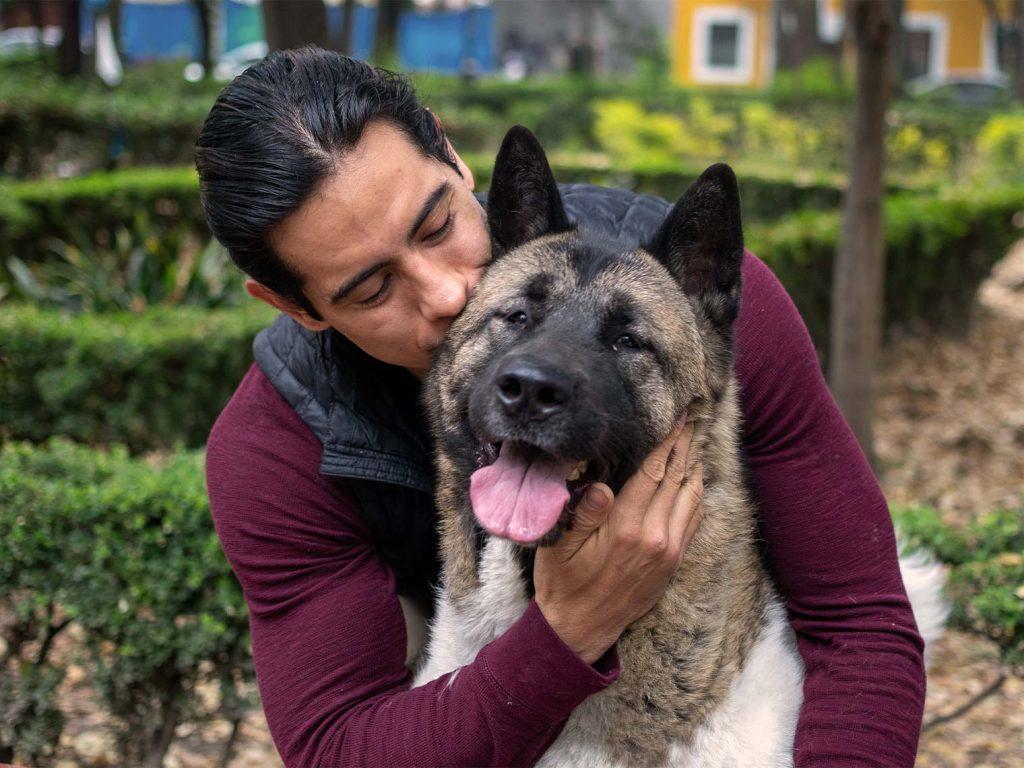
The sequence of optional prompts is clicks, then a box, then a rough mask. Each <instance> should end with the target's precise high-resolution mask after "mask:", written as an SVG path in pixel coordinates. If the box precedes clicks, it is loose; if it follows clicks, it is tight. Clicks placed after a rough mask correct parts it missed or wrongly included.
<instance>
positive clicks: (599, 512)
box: [566, 483, 615, 543]
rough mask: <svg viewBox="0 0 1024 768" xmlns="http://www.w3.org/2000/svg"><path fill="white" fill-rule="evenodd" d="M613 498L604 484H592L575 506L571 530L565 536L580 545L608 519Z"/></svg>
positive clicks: (610, 490)
mask: <svg viewBox="0 0 1024 768" xmlns="http://www.w3.org/2000/svg"><path fill="white" fill-rule="evenodd" d="M614 498H615V496H614V495H613V494H612V489H611V488H609V487H608V486H607V485H605V484H604V483H594V484H593V485H591V486H590V487H589V488H587V491H586V493H584V494H583V498H582V499H580V500H579V503H578V504H577V505H576V509H575V513H576V514H575V516H574V517H573V521H572V530H571V531H568V532H567V533H566V536H567V537H571V538H572V539H573V540H575V541H577V542H580V543H582V542H583V541H584V540H585V539H586V538H587V537H589V536H590V534H592V533H593V532H594V531H596V530H597V529H598V528H600V527H601V524H602V523H604V521H605V520H607V519H608V511H609V510H610V509H611V508H612V501H613V500H614Z"/></svg>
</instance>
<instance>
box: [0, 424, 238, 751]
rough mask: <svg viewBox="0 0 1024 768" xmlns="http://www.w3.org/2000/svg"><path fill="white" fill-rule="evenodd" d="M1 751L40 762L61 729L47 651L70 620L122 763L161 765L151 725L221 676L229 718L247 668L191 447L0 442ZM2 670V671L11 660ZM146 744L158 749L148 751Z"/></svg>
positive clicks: (54, 671) (179, 718) (188, 716)
mask: <svg viewBox="0 0 1024 768" xmlns="http://www.w3.org/2000/svg"><path fill="white" fill-rule="evenodd" d="M0 607H2V608H3V610H4V613H5V617H6V618H7V619H8V621H7V622H5V625H4V627H3V639H4V641H5V643H6V648H7V652H8V653H9V654H11V656H12V657H13V659H15V660H16V661H17V662H18V663H17V664H15V665H14V669H15V673H14V674H5V675H3V676H2V678H0V713H2V714H0V750H3V749H4V748H7V749H12V748H13V751H14V758H15V759H14V762H20V763H24V764H26V765H37V764H39V761H40V759H43V758H45V757H46V756H47V755H50V754H52V752H53V749H54V747H55V745H56V744H57V742H58V739H59V736H60V732H61V729H62V725H63V722H62V717H61V714H60V711H59V708H58V703H57V699H56V697H55V695H56V685H57V684H59V682H60V680H61V679H62V678H63V676H64V671H65V670H64V668H63V667H62V666H60V665H59V664H58V663H57V662H56V661H55V660H54V659H53V658H52V657H51V655H50V654H49V649H50V648H51V643H52V640H53V638H54V637H56V636H57V635H58V634H60V633H61V632H66V631H68V628H69V627H71V626H74V627H75V628H76V632H77V633H78V641H77V644H78V645H80V646H81V647H80V649H79V650H80V653H79V655H78V656H77V663H79V664H81V665H82V666H84V667H85V669H86V672H87V674H88V676H89V678H90V679H91V680H92V684H93V688H94V690H95V691H96V693H97V697H98V701H99V703H100V705H101V706H102V707H103V709H104V710H105V711H106V713H107V714H108V715H109V716H111V720H112V725H113V726H114V730H115V734H116V736H117V743H118V747H119V752H120V761H119V762H120V764H122V765H144V764H145V765H154V764H155V765H159V764H160V762H159V760H154V758H155V757H156V756H157V755H158V754H159V753H161V752H165V751H166V746H167V744H166V743H165V744H163V745H162V746H158V745H160V743H161V738H160V735H161V733H167V732H168V731H167V729H168V728H170V729H171V732H173V728H174V726H175V725H176V724H181V723H186V722H189V721H192V722H195V721H197V720H198V719H199V718H202V717H204V716H206V715H208V714H209V713H207V712H204V707H203V705H202V702H201V699H200V696H199V695H198V692H197V691H196V684H197V683H199V682H200V681H209V682H213V683H215V684H217V683H219V685H220V689H221V702H222V704H221V711H222V713H223V714H225V715H227V716H228V717H234V716H236V713H235V712H234V711H232V710H233V709H234V708H235V707H237V705H238V704H239V703H240V702H241V701H242V700H243V697H244V695H245V694H244V690H243V689H241V688H240V687H239V684H250V683H251V682H252V680H253V674H252V664H251V656H250V652H249V641H248V624H247V613H246V607H245V602H244V600H243V598H242V593H241V590H240V588H239V586H238V583H237V582H236V581H235V579H234V577H233V575H232V574H231V571H230V568H229V567H228V563H227V562H226V560H225V559H224V556H223V554H222V553H221V550H220V545H219V543H218V540H217V537H216V534H215V532H214V530H213V525H212V522H211V518H210V511H209V504H208V501H207V497H206V488H205V483H204V478H203V461H202V455H201V454H197V453H182V454H172V455H167V456H163V457H161V458H160V459H159V460H154V459H149V460H141V459H139V460H133V459H130V458H129V457H128V455H127V453H126V452H125V451H124V450H123V449H117V450H113V451H110V452H103V451H95V450H91V449H88V448H86V447H83V446H76V445H73V444H71V443H69V442H66V441H51V442H50V443H48V444H47V445H45V446H38V447H37V446H32V445H29V444H18V443H8V444H5V445H4V446H3V447H2V448H0ZM7 671H10V667H8V669H7ZM154 753H156V754H154Z"/></svg>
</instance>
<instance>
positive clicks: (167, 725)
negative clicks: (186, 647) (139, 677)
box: [145, 674, 182, 768]
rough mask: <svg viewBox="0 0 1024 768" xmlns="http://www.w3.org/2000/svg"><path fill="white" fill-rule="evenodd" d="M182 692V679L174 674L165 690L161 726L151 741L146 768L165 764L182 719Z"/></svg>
mask: <svg viewBox="0 0 1024 768" xmlns="http://www.w3.org/2000/svg"><path fill="white" fill-rule="evenodd" d="M181 690H182V686H181V678H180V677H178V676H177V675H176V674H172V675H171V677H170V679H169V680H168V681H167V684H166V686H165V688H164V701H163V706H162V708H161V712H160V714H161V725H160V728H159V729H158V730H157V731H156V732H155V733H153V734H152V737H151V739H150V743H149V750H148V754H147V755H146V759H145V765H146V768H161V767H162V766H163V764H164V758H165V757H166V756H167V751H168V750H169V749H170V748H171V743H172V742H173V741H174V730H175V729H176V728H177V727H178V720H179V718H180V717H181V712H180V711H179V705H178V697H179V696H180V695H181Z"/></svg>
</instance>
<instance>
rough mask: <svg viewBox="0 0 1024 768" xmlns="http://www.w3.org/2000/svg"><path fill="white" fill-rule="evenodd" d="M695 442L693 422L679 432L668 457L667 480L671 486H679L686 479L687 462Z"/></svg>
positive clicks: (685, 425)
mask: <svg viewBox="0 0 1024 768" xmlns="http://www.w3.org/2000/svg"><path fill="white" fill-rule="evenodd" d="M691 440H693V422H692V421H690V422H687V423H686V424H684V425H683V428H682V429H681V430H680V431H679V434H678V435H677V436H676V439H675V441H674V442H673V444H672V452H671V453H670V454H669V457H668V467H667V468H666V469H665V479H666V480H668V481H669V484H671V485H674V486H679V485H681V484H682V482H683V480H685V479H686V462H687V460H688V458H689V455H690V441H691Z"/></svg>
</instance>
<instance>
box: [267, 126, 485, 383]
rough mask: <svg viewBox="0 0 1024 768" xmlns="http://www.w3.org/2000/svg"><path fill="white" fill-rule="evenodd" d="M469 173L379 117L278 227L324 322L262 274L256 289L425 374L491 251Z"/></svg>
mask: <svg viewBox="0 0 1024 768" xmlns="http://www.w3.org/2000/svg"><path fill="white" fill-rule="evenodd" d="M464 174H465V176H466V177H467V178H463V176H460V175H459V174H458V173H456V172H455V170H453V169H452V168H451V167H449V166H447V165H445V164H444V163H441V162H439V161H438V160H435V159H434V158H429V157H425V156H424V155H423V154H422V153H421V152H420V151H419V149H418V148H417V147H416V146H415V145H414V144H413V143H412V142H411V141H410V140H409V139H408V138H407V137H406V136H405V134H403V133H402V132H401V131H399V129H397V128H395V127H393V126H392V125H390V124H389V123H385V122H380V121H378V122H374V123H370V124H369V125H367V127H366V129H365V130H364V132H363V135H362V137H361V138H360V140H359V143H358V144H357V145H356V146H355V148H354V149H353V150H352V151H350V152H349V153H348V154H346V155H345V156H344V157H343V158H342V159H341V160H339V161H338V164H337V168H336V170H335V172H334V173H332V174H331V175H330V176H329V177H328V178H327V179H325V181H324V183H323V184H322V185H321V186H320V188H319V189H318V190H317V191H316V192H314V194H313V195H312V196H311V197H310V198H309V199H308V200H307V201H306V202H305V204H304V205H303V206H302V207H301V208H299V210H297V211H296V212H295V213H294V214H292V215H291V216H289V217H288V218H287V219H285V220H284V221H283V222H282V223H281V224H280V225H279V226H278V227H277V228H276V229H275V231H274V232H273V233H272V238H271V240H272V243H273V246H274V249H275V250H276V252H277V253H278V254H279V255H280V256H281V258H282V259H283V260H284V261H285V263H287V264H288V265H289V266H290V267H291V268H292V269H294V270H295V271H296V272H297V273H298V274H299V275H300V277H301V279H302V283H303V289H304V292H305V295H306V297H307V298H308V299H309V301H310V303H311V304H312V305H313V307H314V308H315V309H316V310H317V312H318V313H319V314H320V316H321V317H322V318H323V322H318V321H316V320H314V319H313V318H311V317H310V316H309V315H308V314H306V313H304V312H302V311H301V310H299V309H298V308H296V307H294V306H290V305H289V306H287V307H286V306H282V304H281V303H279V302H280V299H279V298H277V297H276V296H275V295H273V294H272V293H271V292H269V291H267V289H266V288H263V287H262V286H259V285H256V284H253V283H252V281H250V283H249V290H250V293H252V294H253V295H255V296H258V297H259V298H263V299H264V300H267V301H270V303H273V304H274V305H275V306H277V307H278V308H279V309H282V310H284V311H285V312H287V313H288V314H289V315H291V316H292V317H293V318H294V319H296V320H297V321H299V322H300V323H302V324H303V325H304V326H306V327H307V328H311V329H313V330H324V329H326V328H327V327H333V328H335V329H337V330H338V331H339V332H340V333H341V334H343V335H344V336H346V337H347V338H349V339H350V340H351V341H352V342H353V343H355V344H356V345H357V346H358V347H360V348H361V349H362V350H363V351H365V352H366V353H368V354H370V355H372V356H373V357H376V358H378V359H379V360H383V361H384V362H387V363H392V364H394V365H400V366H403V367H405V368H408V369H409V370H410V371H412V372H413V373H414V374H416V375H417V376H421V377H422V375H423V374H424V373H425V372H426V370H427V368H428V367H429V366H430V360H431V356H432V355H433V352H434V349H435V348H436V347H437V346H438V345H439V344H440V343H441V340H442V338H443V337H444V334H445V332H446V331H447V330H448V326H449V325H450V324H451V321H452V319H453V318H454V317H455V316H456V315H457V314H458V313H459V312H460V311H461V310H462V308H463V307H464V306H465V304H466V301H467V300H468V299H469V295H470V293H471V292H472V291H473V289H474V288H475V287H476V284H477V283H478V282H479V280H480V277H481V275H482V273H483V270H484V267H485V266H486V265H487V262H488V260H489V259H490V254H491V245H490V238H489V236H488V233H487V223H486V216H485V213H484V210H483V208H482V207H481V206H480V204H479V203H478V202H477V200H476V198H474V197H473V194H472V177H471V176H470V175H469V173H468V170H467V171H464ZM268 294H269V295H268ZM274 299H277V300H274Z"/></svg>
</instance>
